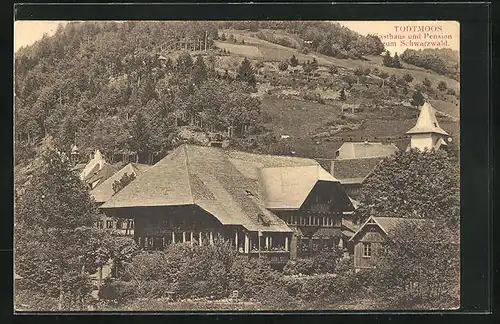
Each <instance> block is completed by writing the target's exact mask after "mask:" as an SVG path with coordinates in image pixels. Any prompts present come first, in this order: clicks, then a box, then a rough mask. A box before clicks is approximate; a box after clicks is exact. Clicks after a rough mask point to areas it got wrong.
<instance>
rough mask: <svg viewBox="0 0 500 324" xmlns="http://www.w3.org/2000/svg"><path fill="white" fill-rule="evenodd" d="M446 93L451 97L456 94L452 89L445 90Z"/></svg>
mask: <svg viewBox="0 0 500 324" xmlns="http://www.w3.org/2000/svg"><path fill="white" fill-rule="evenodd" d="M446 93H447V94H449V95H452V96H455V95H456V94H457V93H456V92H455V90H453V89H448V90H446Z"/></svg>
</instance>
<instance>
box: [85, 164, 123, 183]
mask: <svg viewBox="0 0 500 324" xmlns="http://www.w3.org/2000/svg"><path fill="white" fill-rule="evenodd" d="M96 167H97V166H96ZM122 167H123V163H121V162H120V163H116V164H109V163H107V162H105V163H104V164H103V165H102V167H101V168H100V169H97V170H92V172H93V173H90V174H88V176H87V177H85V179H83V180H84V181H85V182H86V183H88V184H90V185H92V184H93V183H96V186H94V188H96V187H97V186H100V185H101V184H102V183H103V182H104V181H105V180H107V179H108V178H110V177H111V176H112V175H113V174H115V173H116V172H117V171H118V170H120V169H121V168H122Z"/></svg>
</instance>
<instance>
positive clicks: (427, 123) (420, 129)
mask: <svg viewBox="0 0 500 324" xmlns="http://www.w3.org/2000/svg"><path fill="white" fill-rule="evenodd" d="M423 133H437V134H441V135H449V134H448V133H447V132H445V131H444V130H443V129H442V128H441V126H439V123H438V121H437V118H436V113H435V110H434V108H432V106H431V105H430V104H429V103H428V102H425V103H424V104H423V105H422V107H421V108H420V115H419V116H418V119H417V123H416V125H415V126H414V127H413V128H412V129H410V130H409V131H407V132H406V134H408V135H411V134H423Z"/></svg>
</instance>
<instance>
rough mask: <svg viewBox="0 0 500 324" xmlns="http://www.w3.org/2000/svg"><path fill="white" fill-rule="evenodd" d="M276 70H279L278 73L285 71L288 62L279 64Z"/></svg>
mask: <svg viewBox="0 0 500 324" xmlns="http://www.w3.org/2000/svg"><path fill="white" fill-rule="evenodd" d="M278 69H280V71H285V70H286V69H288V61H281V62H279V64H278Z"/></svg>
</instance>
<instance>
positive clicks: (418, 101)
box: [411, 91, 425, 107]
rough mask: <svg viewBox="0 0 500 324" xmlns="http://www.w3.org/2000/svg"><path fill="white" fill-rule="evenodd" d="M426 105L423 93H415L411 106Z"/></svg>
mask: <svg viewBox="0 0 500 324" xmlns="http://www.w3.org/2000/svg"><path fill="white" fill-rule="evenodd" d="M424 103H425V98H424V95H423V94H422V92H420V91H415V93H414V94H413V96H412V100H411V104H412V105H413V106H415V107H420V106H422V105H423V104H424Z"/></svg>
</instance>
